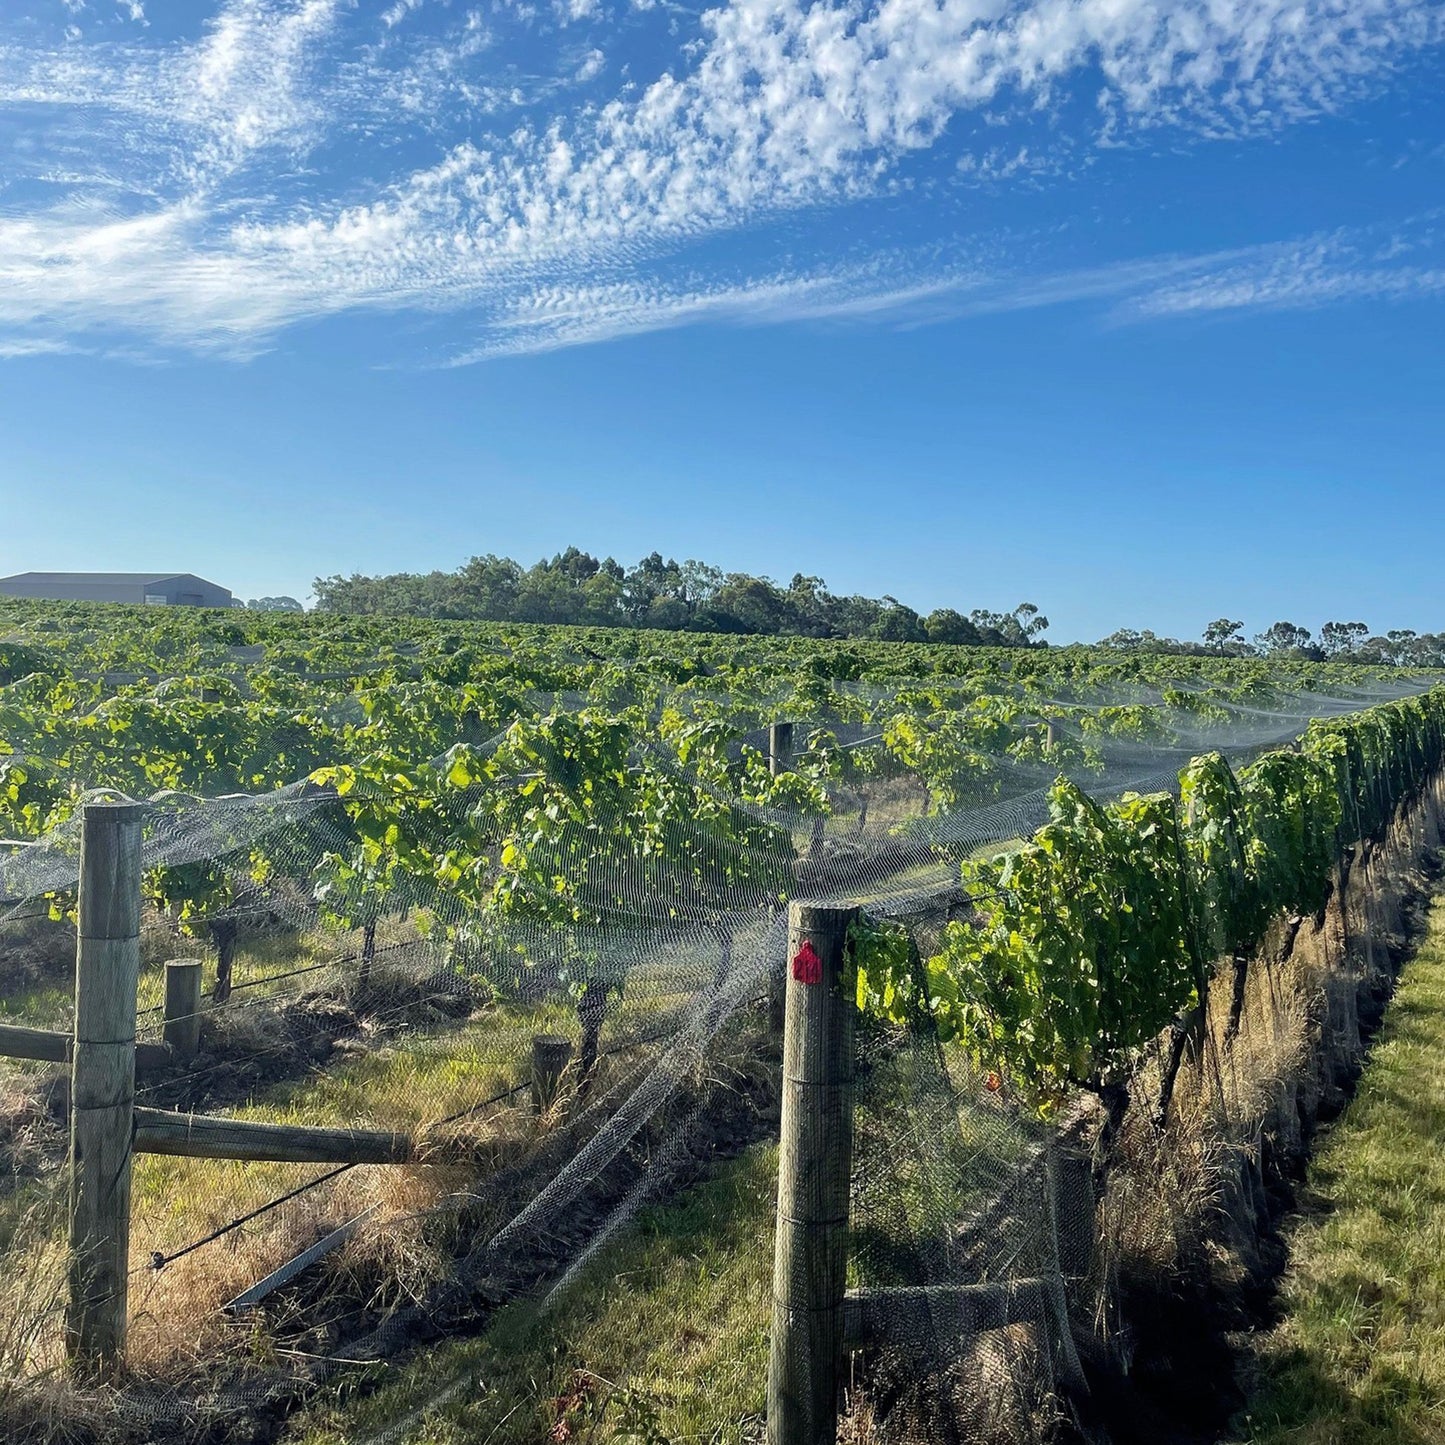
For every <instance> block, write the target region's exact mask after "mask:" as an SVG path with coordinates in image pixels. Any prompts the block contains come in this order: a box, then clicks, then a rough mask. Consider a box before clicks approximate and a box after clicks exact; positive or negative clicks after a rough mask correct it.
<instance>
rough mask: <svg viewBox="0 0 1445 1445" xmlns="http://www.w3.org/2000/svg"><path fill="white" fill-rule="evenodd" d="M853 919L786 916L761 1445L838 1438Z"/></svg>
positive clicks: (792, 910)
mask: <svg viewBox="0 0 1445 1445" xmlns="http://www.w3.org/2000/svg"><path fill="white" fill-rule="evenodd" d="M857 913H858V910H857V909H856V908H851V907H847V906H843V905H838V904H805V903H793V904H791V905H790V906H789V910H788V959H789V964H788V980H787V1002H786V1008H785V1018H784V1028H783V1109H782V1128H781V1133H780V1147H779V1152H778V1216H777V1244H776V1249H775V1253H774V1257H773V1333H772V1349H771V1357H770V1360H769V1364H768V1423H767V1439H768V1445H833V1442H834V1440H835V1438H836V1434H837V1423H838V1421H837V1409H838V1406H837V1396H838V1381H839V1374H840V1371H841V1366H842V1355H843V1323H844V1320H843V1296H844V1291H845V1287H846V1285H847V1265H848V1179H849V1172H850V1170H851V1167H852V1153H853V1015H854V1012H855V1010H854V1003H853V1000H852V999H851V998H850V997H849V996H848V990H847V987H846V984H847V968H846V957H845V955H846V953H847V940H848V927H849V925H850V924H851V923H852V922H853V920H854V918H856V917H857Z"/></svg>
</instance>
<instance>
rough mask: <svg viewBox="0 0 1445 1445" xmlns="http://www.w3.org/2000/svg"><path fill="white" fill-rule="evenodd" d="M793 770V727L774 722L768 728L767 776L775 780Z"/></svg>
mask: <svg viewBox="0 0 1445 1445" xmlns="http://www.w3.org/2000/svg"><path fill="white" fill-rule="evenodd" d="M792 768H793V725H792V723H790V722H775V723H773V724H772V726H771V727H769V728H768V776H769V777H773V778H776V777H778V776H779V774H781V773H787V772H791V771H792Z"/></svg>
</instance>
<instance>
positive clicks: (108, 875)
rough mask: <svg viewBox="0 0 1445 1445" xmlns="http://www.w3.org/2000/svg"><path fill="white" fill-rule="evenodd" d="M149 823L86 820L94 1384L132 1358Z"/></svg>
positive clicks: (86, 1163)
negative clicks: (130, 1290)
mask: <svg viewBox="0 0 1445 1445" xmlns="http://www.w3.org/2000/svg"><path fill="white" fill-rule="evenodd" d="M143 811H144V805H142V804H140V803H87V804H86V805H85V806H84V808H83V809H82V812H81V835H80V889H79V903H78V914H79V921H78V926H77V930H76V947H75V1042H74V1048H73V1053H72V1062H71V1076H70V1100H71V1103H70V1259H69V1286H70V1292H69V1307H68V1310H67V1314H66V1347H67V1350H68V1352H69V1354H70V1358H71V1360H72V1362H73V1363H74V1365H75V1367H76V1369H77V1370H78V1371H79V1372H80V1373H82V1374H85V1375H88V1376H91V1377H95V1376H101V1375H114V1374H115V1373H116V1372H117V1371H118V1370H119V1368H120V1367H121V1365H122V1364H123V1362H124V1356H125V1327H126V1274H127V1266H128V1260H129V1245H130V1169H131V1127H132V1116H133V1110H134V1105H135V1012H136V984H137V980H138V978H139V975H140V845H141V815H142V813H143Z"/></svg>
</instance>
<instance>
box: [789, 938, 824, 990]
mask: <svg viewBox="0 0 1445 1445" xmlns="http://www.w3.org/2000/svg"><path fill="white" fill-rule="evenodd" d="M793 977H794V978H795V979H797V980H798V982H799V983H821V982H822V981H823V960H822V959H821V958H819V957H818V951H817V949H815V948H814V947H813V945H812V943H811V942H810V941H809V940H808V939H806V938H805V939H804V940H803V946H802V947H801V948H800V949H799V950H798V951H797V953H795V954H794V955H793Z"/></svg>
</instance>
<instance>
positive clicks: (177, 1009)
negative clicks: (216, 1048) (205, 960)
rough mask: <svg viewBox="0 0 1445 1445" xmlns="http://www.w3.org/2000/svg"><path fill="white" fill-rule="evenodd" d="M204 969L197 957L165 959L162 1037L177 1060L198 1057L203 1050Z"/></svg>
mask: <svg viewBox="0 0 1445 1445" xmlns="http://www.w3.org/2000/svg"><path fill="white" fill-rule="evenodd" d="M201 969H202V963H201V960H200V959H198V958H168V959H167V960H166V1002H165V1012H164V1015H163V1019H164V1022H163V1024H162V1028H161V1037H162V1038H164V1039H165V1041H166V1042H167V1043H168V1044H169V1045H170V1046H171V1047H172V1048H173V1049H174V1050H175V1051H176V1057H177V1058H178V1059H183V1060H190V1059H193V1058H195V1056H196V1052H197V1050H198V1049H199V1048H200V1047H201Z"/></svg>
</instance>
